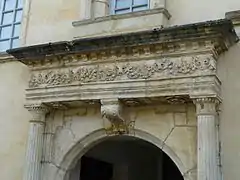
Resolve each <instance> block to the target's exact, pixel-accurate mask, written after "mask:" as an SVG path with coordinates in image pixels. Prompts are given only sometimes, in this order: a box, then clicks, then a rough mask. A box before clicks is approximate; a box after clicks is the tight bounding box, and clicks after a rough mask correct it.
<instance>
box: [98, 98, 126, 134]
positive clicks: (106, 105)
mask: <svg viewBox="0 0 240 180" xmlns="http://www.w3.org/2000/svg"><path fill="white" fill-rule="evenodd" d="M101 114H102V118H103V126H104V128H105V130H106V133H108V134H125V133H128V132H129V128H130V127H131V123H129V122H128V121H127V120H126V118H125V116H124V115H123V105H122V103H121V102H120V101H119V100H118V99H103V100H101Z"/></svg>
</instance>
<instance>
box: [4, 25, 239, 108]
mask: <svg viewBox="0 0 240 180" xmlns="http://www.w3.org/2000/svg"><path fill="white" fill-rule="evenodd" d="M236 41H238V38H237V36H236V33H235V31H234V29H233V25H232V23H231V21H229V20H218V21H210V22H203V23H197V24H189V25H182V26H174V27H169V28H162V29H161V28H160V29H155V30H151V31H143V32H136V33H129V34H122V35H118V36H107V37H106V36H105V37H99V38H88V39H79V40H74V41H71V42H58V43H53V44H43V45H36V46H31V47H22V48H18V49H13V50H9V51H8V53H9V54H11V55H13V56H14V57H16V58H17V59H19V61H21V62H22V63H24V64H26V65H28V66H29V68H30V69H31V78H30V80H29V87H28V88H27V91H26V99H27V101H28V102H31V103H49V104H50V103H56V102H69V101H87V102H88V101H91V100H94V101H99V100H101V99H107V98H112V99H131V98H134V99H138V98H139V99H141V98H154V97H175V96H188V97H190V98H191V97H195V96H206V97H218V96H220V84H221V82H220V80H219V79H218V77H217V75H216V67H217V66H216V64H217V58H218V56H219V55H220V54H221V53H222V52H224V51H226V50H227V49H228V48H229V47H230V46H231V45H233V44H234V43H235V42H236Z"/></svg>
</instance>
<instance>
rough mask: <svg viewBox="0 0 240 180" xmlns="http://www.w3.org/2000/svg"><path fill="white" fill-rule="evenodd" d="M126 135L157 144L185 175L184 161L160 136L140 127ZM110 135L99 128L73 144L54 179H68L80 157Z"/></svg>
mask: <svg viewBox="0 0 240 180" xmlns="http://www.w3.org/2000/svg"><path fill="white" fill-rule="evenodd" d="M114 136H115V135H114ZM116 136H117V135H116ZM124 136H132V137H136V138H139V139H142V140H145V141H147V142H149V143H151V144H153V145H155V146H156V147H158V148H159V149H161V150H162V151H163V152H164V153H165V154H167V155H168V156H169V157H170V158H171V159H172V161H173V162H174V163H175V164H176V166H177V167H178V169H179V171H180V173H181V174H182V175H183V176H185V174H186V168H185V166H184V164H183V163H182V161H181V159H180V158H179V157H178V156H177V155H176V153H175V152H174V151H173V150H172V149H171V148H170V147H168V146H167V145H166V144H165V143H164V142H163V141H162V140H160V139H159V138H157V137H155V136H154V135H152V134H150V133H148V132H145V131H143V130H140V129H135V130H134V134H133V133H132V134H127V135H124ZM108 137H109V135H107V134H106V132H105V130H104V129H98V130H95V131H93V132H91V133H90V134H88V135H86V136H85V137H83V138H82V139H80V140H79V141H78V142H77V143H76V144H75V145H73V147H71V148H70V150H69V151H68V152H67V153H66V155H65V156H64V157H63V158H62V160H61V163H60V164H59V168H58V170H57V172H56V174H55V179H54V180H68V179H67V174H68V173H67V172H69V171H70V170H71V169H72V168H73V167H74V166H75V164H76V163H77V161H78V160H79V158H81V157H82V156H83V155H84V154H85V153H86V152H87V151H88V150H89V149H91V148H92V147H94V146H95V145H96V144H98V143H100V142H102V141H104V140H105V139H107V138H108ZM184 178H185V177H184Z"/></svg>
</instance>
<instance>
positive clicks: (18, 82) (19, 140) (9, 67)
mask: <svg viewBox="0 0 240 180" xmlns="http://www.w3.org/2000/svg"><path fill="white" fill-rule="evenodd" d="M27 78H28V69H27V68H26V67H25V66H24V65H22V64H21V63H19V62H8V63H0V84H1V86H0V99H1V103H0V144H1V146H0V169H1V170H0V179H4V180H20V179H21V178H22V173H23V166H24V164H23V163H24V159H25V147H26V140H27V135H28V119H29V116H28V112H26V110H25V109H24V108H23V103H24V92H25V88H26V83H27Z"/></svg>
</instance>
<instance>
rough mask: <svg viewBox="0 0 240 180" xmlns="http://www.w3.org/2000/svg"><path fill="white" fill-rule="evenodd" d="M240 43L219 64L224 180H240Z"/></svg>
mask: <svg viewBox="0 0 240 180" xmlns="http://www.w3.org/2000/svg"><path fill="white" fill-rule="evenodd" d="M239 52H240V43H238V44H237V45H235V46H234V47H232V48H231V49H230V50H229V51H228V52H226V53H225V54H224V55H223V56H222V57H221V58H220V59H219V61H218V62H219V63H218V68H219V77H220V79H221V80H222V98H223V103H222V105H221V112H220V115H221V117H220V123H221V124H220V125H221V126H220V135H221V142H222V162H223V175H224V179H232V180H238V179H239V175H240V174H239V167H240V140H239V137H240V133H239V127H240V121H239V107H240V95H239V92H240V81H239V75H240V69H239V67H240V61H239V60H240V59H239V57H240V53H239Z"/></svg>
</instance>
